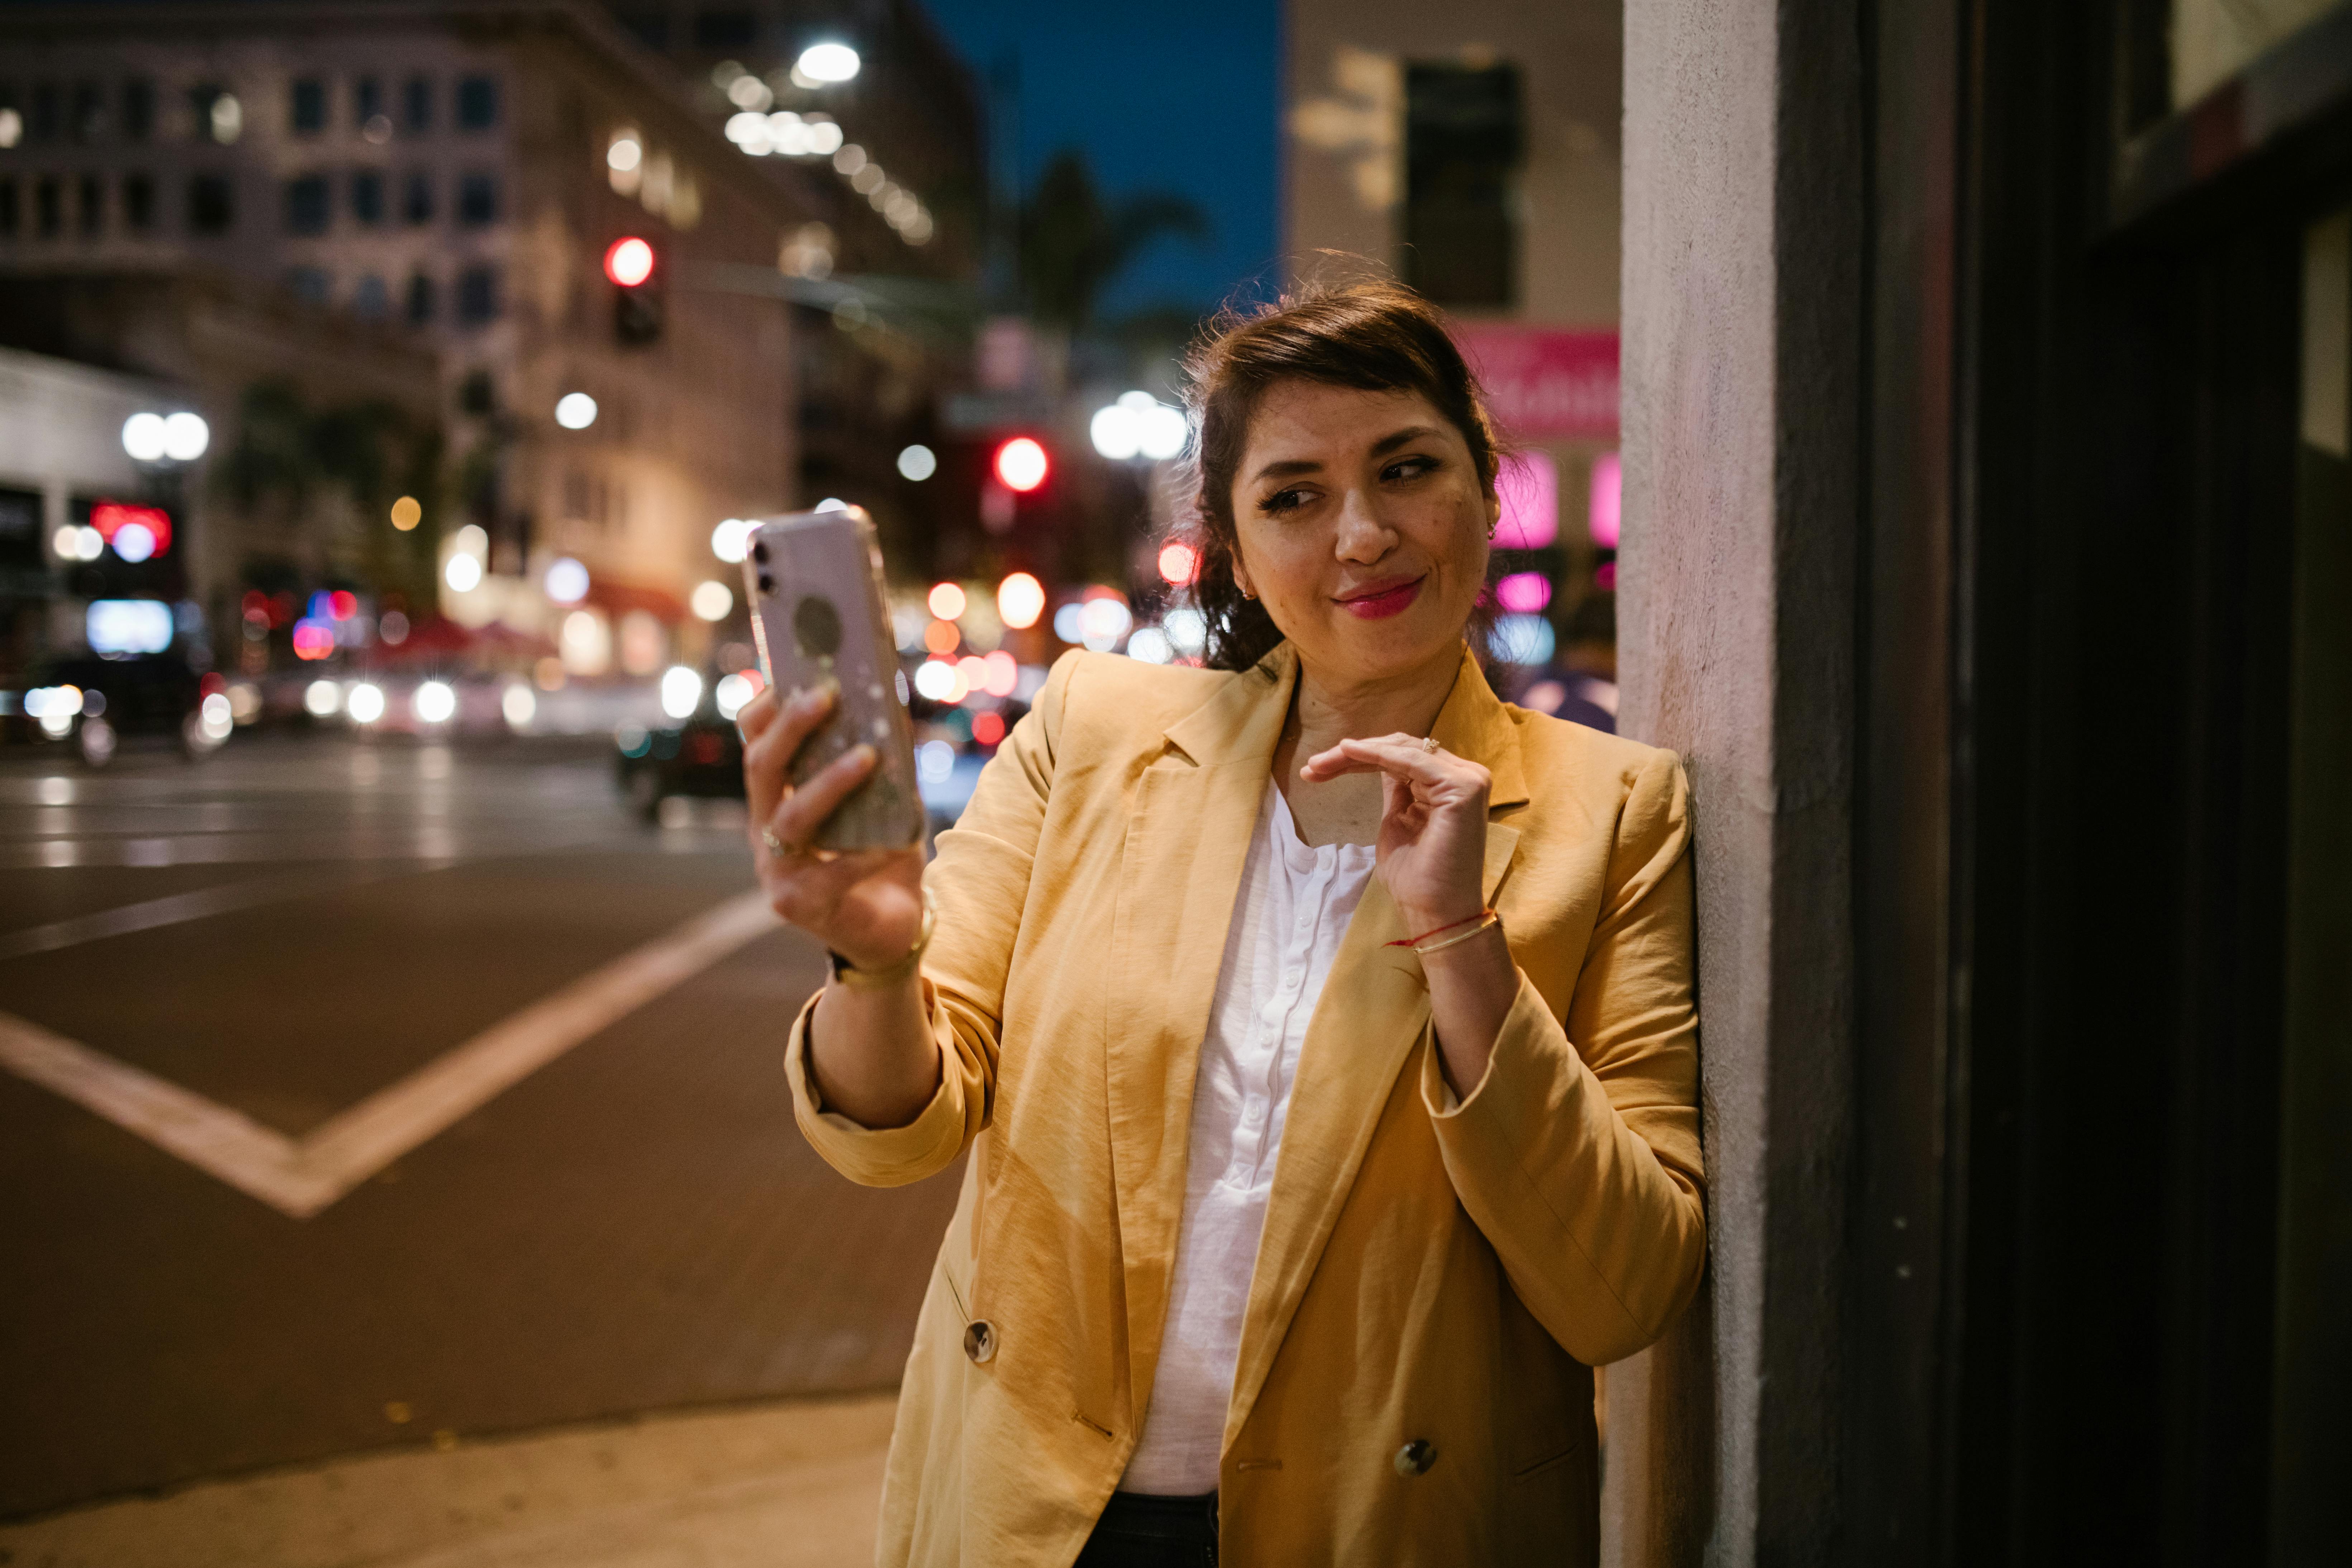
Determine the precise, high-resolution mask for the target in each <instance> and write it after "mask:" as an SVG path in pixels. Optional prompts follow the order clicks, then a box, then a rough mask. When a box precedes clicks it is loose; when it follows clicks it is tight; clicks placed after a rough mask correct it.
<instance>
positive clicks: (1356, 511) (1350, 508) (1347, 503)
mask: <svg viewBox="0 0 2352 1568" xmlns="http://www.w3.org/2000/svg"><path fill="white" fill-rule="evenodd" d="M1395 543H1396V531H1394V530H1393V529H1391V528H1390V527H1389V526H1388V524H1386V523H1385V522H1382V521H1381V518H1380V514H1379V513H1378V512H1377V511H1376V510H1374V509H1373V507H1372V504H1371V501H1370V498H1368V497H1367V496H1365V494H1364V493H1363V492H1362V491H1361V490H1350V491H1349V492H1348V494H1347V496H1346V497H1345V498H1343V499H1342V500H1341V501H1340V503H1339V536H1338V537H1337V538H1336V539H1335V540H1334V541H1333V542H1332V547H1333V550H1334V551H1335V552H1336V553H1337V554H1338V555H1339V559H1340V560H1342V561H1352V562H1355V563H1358V564H1360V565H1361V564H1368V563H1371V562H1374V561H1378V560H1379V559H1380V558H1381V556H1383V555H1386V554H1387V553H1388V552H1389V551H1390V549H1391V547H1393V546H1394V545H1395Z"/></svg>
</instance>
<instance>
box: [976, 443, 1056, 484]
mask: <svg viewBox="0 0 2352 1568" xmlns="http://www.w3.org/2000/svg"><path fill="white" fill-rule="evenodd" d="M990 466H991V467H992V468H994V469H995V471H996V479H997V482H998V483H999V484H1002V485H1003V487H1004V488H1005V489H1008V490H1016V491H1018V492H1020V493H1021V494H1023V495H1026V494H1028V493H1029V492H1030V491H1031V490H1034V489H1036V488H1037V487H1038V486H1040V485H1042V484H1044V483H1045V476H1046V474H1047V473H1048V472H1050V471H1051V469H1052V468H1053V465H1052V463H1051V462H1049V461H1048V460H1047V459H1046V457H1045V447H1041V446H1039V445H1038V444H1037V442H1036V440H1035V439H1034V437H1028V436H1015V437H1013V439H1011V440H1010V441H1007V442H1005V443H1004V444H1003V446H1001V447H997V448H996V457H995V458H994V460H993V461H992V463H991V465H990Z"/></svg>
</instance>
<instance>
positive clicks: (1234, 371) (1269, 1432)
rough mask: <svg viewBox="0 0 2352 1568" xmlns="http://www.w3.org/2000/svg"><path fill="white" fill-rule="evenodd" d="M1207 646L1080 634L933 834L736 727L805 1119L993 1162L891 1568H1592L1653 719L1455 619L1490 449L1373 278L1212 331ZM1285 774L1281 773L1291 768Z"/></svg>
mask: <svg viewBox="0 0 2352 1568" xmlns="http://www.w3.org/2000/svg"><path fill="white" fill-rule="evenodd" d="M1192 371H1193V382H1194V385H1193V394H1192V395H1193V403H1194V414H1195V417H1196V420H1197V426H1196V428H1197V432H1198V437H1197V444H1198V456H1197V464H1198V476H1199V493H1198V498H1197V504H1198V510H1199V513H1200V521H1201V531H1202V540H1201V543H1202V570H1201V579H1200V583H1199V586H1198V593H1199V595H1200V599H1201V604H1202V610H1203V611H1204V613H1205V614H1206V615H1207V616H1208V618H1209V621H1210V624H1211V627H1212V637H1211V642H1210V649H1209V658H1208V664H1209V666H1210V668H1205V669H1188V668H1161V667H1154V666H1151V665H1147V664H1142V663H1140V662H1138V661H1136V660H1132V659H1127V658H1118V657H1115V656H1110V655H1097V654H1080V653H1073V654H1071V655H1068V656H1066V658H1063V659H1061V660H1060V661H1059V662H1058V663H1056V664H1055V667H1054V669H1053V673H1052V675H1051V677H1050V679H1048V680H1047V681H1046V683H1045V688H1044V689H1043V690H1042V691H1041V692H1040V694H1039V696H1038V698H1037V700H1036V703H1035V705H1034V708H1033V709H1032V710H1031V712H1030V713H1029V715H1028V716H1027V717H1026V718H1024V720H1022V721H1021V722H1020V723H1019V724H1017V725H1016V726H1014V728H1013V732H1012V733H1011V734H1010V735H1009V736H1008V737H1007V738H1006V740H1005V742H1004V743H1003V746H1002V747H1001V748H1000V749H999V751H998V752H997V754H996V756H995V757H994V759H992V761H991V762H990V763H989V764H988V766H987V768H986V769H985V770H984V772H983V773H982V777H981V781H980V785H979V788H978V790H977V791H976V792H975V793H974V795H973V796H972V799H971V805H969V806H968V807H967V808H966V810H965V813H964V816H963V817H962V819H961V822H960V823H959V825H958V826H956V827H955V828H953V829H952V830H950V831H948V832H945V833H942V834H940V837H939V843H938V853H937V857H936V858H934V859H933V860H932V862H931V863H930V865H929V867H928V868H925V867H924V866H923V865H922V864H921V861H920V857H919V853H917V852H914V851H908V852H905V853H897V854H863V855H851V856H843V857H838V858H825V857H821V856H818V855H815V854H814V853H812V852H810V851H808V850H805V849H804V848H803V847H802V846H804V845H805V844H806V843H807V842H808V841H809V838H810V837H811V836H812V835H813V834H814V832H815V830H816V828H817V826H818V825H819V824H820V823H822V822H823V821H824V818H825V816H826V815H827V814H828V813H830V812H831V811H832V810H833V808H834V807H835V805H837V804H839V802H840V801H841V800H842V799H843V797H844V796H845V795H847V794H848V793H849V792H850V791H851V790H853V789H855V788H856V787H857V785H858V784H859V783H860V782H861V781H862V779H863V778H864V777H865V773H866V770H867V769H868V768H869V767H870V766H871V764H872V758H871V756H870V755H868V754H866V753H864V752H853V753H850V754H849V755H847V756H845V757H844V758H843V759H842V760H841V761H840V762H838V763H835V765H834V766H833V767H832V768H830V769H828V770H827V771H826V772H824V773H820V774H819V775H817V776H816V777H815V778H814V779H812V780H811V781H810V782H809V783H808V784H807V785H806V786H805V787H803V788H802V789H800V790H799V791H797V792H793V793H787V792H786V789H785V785H784V773H785V767H786V763H788V761H789V759H790V758H791V755H792V753H793V750H794V749H795V748H796V747H797V746H798V745H799V744H800V742H801V740H802V738H803V736H805V735H806V734H807V733H808V731H809V730H810V729H811V728H812V727H813V726H814V724H815V723H817V722H818V721H820V720H821V719H822V718H823V716H824V711H825V710H826V707H827V704H828V699H827V698H826V696H825V695H824V693H822V692H817V693H802V694H796V695H793V696H792V697H790V698H789V699H787V700H782V701H781V702H779V701H776V700H772V699H768V698H763V699H762V700H761V702H759V703H757V704H755V705H754V706H753V707H751V708H750V709H747V710H745V714H744V728H745V731H746V733H747V735H748V736H749V737H750V740H749V744H748V745H747V747H746V751H745V757H744V767H745V771H746V773H747V775H748V779H749V784H750V790H751V810H752V822H753V824H754V837H755V854H756V855H757V857H758V860H759V870H760V875H761V879H762V881H763V883H764V884H765V887H766V889H767V890H768V892H769V893H770V894H771V895H772V899H773V901H774V904H775V907H776V909H777V910H778V911H779V912H780V913H781V914H782V915H783V917H784V918H785V919H787V920H788V921H792V922H793V923H794V924H795V925H798V926H800V927H801V928H802V929H803V930H804V931H809V932H810V933H811V934H813V935H814V936H815V937H817V938H818V939H819V940H821V941H822V942H824V943H825V945H826V946H827V947H828V948H829V949H830V950H831V951H832V952H833V954H834V966H835V977H834V979H833V981H832V982H831V983H829V984H827V985H826V986H825V987H824V990H823V992H821V993H820V994H818V995H817V996H816V997H815V998H814V1000H813V1001H812V1002H811V1004H810V1005H809V1006H808V1007H807V1008H806V1009H804V1010H803V1012H802V1014H801V1016H800V1017H799V1019H798V1020H797V1021H796V1022H795V1023H794V1025H793V1030H792V1034H791V1037H790V1040H789V1043H788V1046H787V1052H786V1058H785V1061H786V1071H787V1074H788V1076H789V1078H790V1080H791V1084H792V1091H793V1097H794V1101H795V1104H796V1107H797V1112H798V1118H799V1121H800V1124H801V1127H802V1129H803V1131H804V1132H805V1133H806V1134H807V1136H808V1138H809V1140H810V1142H812V1143H814V1145H815V1147H816V1149H817V1150H818V1152H820V1153H821V1154H823V1155H824V1158H825V1159H826V1160H828V1161H829V1162H831V1163H833V1164H834V1166H835V1168H837V1169H839V1170H840V1171H841V1172H843V1173H845V1174H846V1175H848V1176H849V1177H851V1178H852V1179H853V1180H856V1181H859V1182H865V1183H869V1184H895V1183H900V1182H911V1181H917V1180H919V1179H921V1178H922V1177H924V1176H928V1175H930V1174H932V1173H936V1172H938V1171H941V1170H944V1169H945V1168H946V1167H947V1166H949V1165H950V1163H953V1162H954V1160H955V1159H956V1157H957V1155H959V1154H960V1153H961V1152H964V1151H965V1150H966V1149H969V1150H971V1155H972V1158H971V1163H970V1165H969V1167H968V1168H967V1170H966V1172H965V1174H964V1182H963V1190H962V1196H961V1200H960V1202H959V1205H958V1207H957V1210H956V1215H955V1218H954V1221H953V1222H952V1224H951V1225H950V1227H949V1230H948V1236H947V1239H946V1242H945V1244H944V1245H943V1246H942V1247H941V1248H940V1258H939V1263H938V1267H937V1268H936V1270H935V1271H934V1273H933V1275H932V1279H931V1283H930V1287H929V1293H928V1294H927V1296H926V1297H925V1300H924V1303H923V1308H922V1314H921V1319H920V1321H919V1326H918V1328H917V1331H916V1339H915V1346H914V1350H913V1352H912V1354H911V1355H910V1356H909V1357H908V1363H907V1372H906V1381H905V1384H904V1389H903V1392H902V1394H900V1399H899V1407H898V1428H897V1431H896V1434H895V1436H894V1437H893V1439H892V1443H891V1451H890V1459H889V1468H888V1476H887V1481H886V1483H885V1489H884V1498H883V1520H882V1530H881V1541H880V1547H879V1560H880V1561H881V1562H883V1563H921V1564H940V1563H985V1564H1029V1563H1035V1564H1050V1565H1053V1568H1064V1565H1066V1564H1069V1563H1072V1562H1073V1561H1076V1562H1077V1563H1080V1564H1082V1565H1087V1568H1097V1565H1101V1568H1108V1565H1113V1564H1159V1563H1188V1564H1191V1563H1214V1562H1215V1561H1217V1559H1218V1554H1219V1553H1220V1552H1222V1554H1223V1557H1224V1559H1225V1560H1226V1561H1228V1562H1231V1563H1249V1564H1258V1563H1265V1564H1281V1565H1285V1568H1293V1565H1297V1564H1303V1563H1432V1564H1464V1563H1522V1562H1524V1563H1538V1562H1539V1563H1563V1562H1566V1563H1592V1562H1593V1561H1595V1559H1596V1557H1597V1552H1598V1547H1597V1534H1598V1532H1597V1526H1596V1522H1595V1509H1596V1502H1597V1499H1596V1482H1595V1476H1596V1465H1595V1451H1594V1450H1595V1440H1594V1428H1593V1418H1592V1377H1591V1371H1590V1368H1591V1366H1592V1365H1594V1364H1596V1363H1602V1362H1607V1361H1611V1360H1614V1359H1615V1358H1617V1357H1620V1356H1623V1355H1626V1354H1629V1353H1631V1352H1634V1351H1637V1350H1639V1349H1641V1348H1642V1347H1643V1345H1646V1344H1648V1343H1649V1342H1651V1341H1653V1340H1654V1339H1655V1338H1656V1337H1657V1335H1658V1334H1659V1333H1660V1332H1661V1331H1663V1329H1664V1326H1665V1324H1666V1323H1667V1321H1669V1320H1670V1319H1671V1318H1672V1317H1673V1316H1674V1314H1675V1312H1676V1311H1678V1310H1680V1309H1681V1307H1682V1306H1683V1304H1684V1303H1685V1301H1686V1300H1688V1299H1689V1298H1690V1296H1691V1295H1692V1293H1693V1291H1694V1290H1695V1289H1696V1285H1697V1281H1698V1278H1699V1273H1700V1268H1701V1266H1702V1261H1703V1256H1704V1252H1705V1245H1706V1243H1705V1227H1704V1224H1703V1220H1702V1217H1701V1209H1700V1173H1699V1154H1698V1134H1697V1113H1696V1107H1695V1104H1694V1095H1695V1089H1696V1063H1695V1058H1694V1044H1695V1035H1696V1015H1695V1012H1694V1009H1693V1005H1692V999H1691V984H1690V962H1691V958H1690V941H1691V936H1690V921H1691V891H1690V872H1689V866H1688V860H1687V858H1686V856H1685V847H1686V845H1687V841H1688V833H1689V829H1688V817H1687V810H1686V802H1685V784H1684V782H1683V778H1682V774H1681V772H1680V769H1679V767H1678V766H1677V764H1676V762H1675V758H1674V756H1673V755H1672V754H1671V753H1668V752H1660V751H1654V750H1652V749H1650V748H1648V747H1645V746H1640V745H1636V744H1633V743H1632V742H1624V741H1620V740H1617V739H1615V738H1613V737H1610V736H1605V735H1601V734H1599V733H1596V732H1594V731H1589V730H1585V729H1581V728H1580V727H1578V726H1575V725H1571V724H1568V723H1565V722H1562V721H1557V720H1552V719H1549V718H1546V717H1543V716H1540V715H1536V714H1530V713H1527V712H1524V711H1521V710H1517V709H1514V708H1509V707H1506V706H1505V705H1504V704H1502V703H1501V702H1499V701H1498V700H1496V698H1495V697H1494V695H1493V694H1492V692H1491V691H1490V690H1489V689H1488V687H1487V685H1486V680H1485V679H1484V678H1483V677H1482V675H1481V674H1480V671H1479V668H1478V667H1477V665H1476V663H1475V661H1474V660H1473V659H1472V658H1471V657H1470V655H1469V652H1468V649H1467V648H1466V647H1465V626H1467V625H1468V624H1469V623H1470V621H1471V618H1472V616H1474V614H1475V610H1476V605H1477V604H1478V601H1479V597H1480V595H1481V591H1482V590H1483V588H1484V587H1485V584H1486V565H1487V556H1488V552H1489V544H1488V540H1489V538H1490V536H1491V535H1492V533H1493V531H1494V528H1495V524H1496V518H1497V516H1498V510H1499V508H1498V503H1497V500H1496V490H1495V476H1496V452H1495V444H1494V440H1493V438H1492V437H1491V435H1490V433H1489V429H1488V426H1487V422H1486V416H1485V415H1484V413H1483V411H1482V410H1481V408H1480V405H1479V403H1478V398H1477V395H1476V390H1475V385H1474V384H1473V382H1472V380H1471V377H1470V375H1469V373H1468V372H1467V370H1466V369H1465V366H1464V364H1463V362H1462V359H1461V357H1460V355H1459V354H1458V353H1456V351H1455V350H1454V346H1453V344H1452V342H1450V340H1449V339H1448V338H1447V337H1446V335H1445V332H1444V328H1443V326H1442V325H1441V322H1440V319H1439V318H1438V316H1437V314H1436V312H1435V311H1434V310H1432V309H1431V308H1430V307H1429V306H1427V305H1426V304H1424V303H1423V302H1422V301H1421V300H1419V299H1417V298H1416V297H1414V296H1413V295H1412V294H1409V293H1407V292H1405V291H1404V290H1402V289H1396V288H1393V287H1388V286H1367V287H1359V288H1355V289H1347V290H1343V291H1339V292H1336V293H1330V294H1325V295H1319V296H1315V297H1310V298H1306V299H1302V300H1292V301H1286V302H1285V303H1283V304H1281V305H1279V306H1276V307H1274V308H1270V309H1267V310H1263V311H1260V312H1258V313H1256V314H1255V315H1251V316H1248V317H1246V318H1244V319H1241V320H1238V321H1234V323H1232V324H1231V325H1230V326H1229V327H1228V328H1227V329H1226V330H1225V331H1223V333H1222V335H1220V336H1218V337H1216V338H1215V339H1214V341H1213V342H1209V343H1208V344H1207V345H1206V346H1205V347H1204V348H1202V350H1201V351H1200V352H1198V353H1196V355H1195V356H1194V363H1193V365H1192ZM1269 786H1271V787H1269Z"/></svg>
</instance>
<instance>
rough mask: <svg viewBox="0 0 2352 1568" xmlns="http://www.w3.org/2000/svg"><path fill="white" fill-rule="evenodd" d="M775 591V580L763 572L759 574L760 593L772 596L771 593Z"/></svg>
mask: <svg viewBox="0 0 2352 1568" xmlns="http://www.w3.org/2000/svg"><path fill="white" fill-rule="evenodd" d="M775 591H776V580H775V579H774V578H773V577H771V576H769V575H768V574H766V573H765V572H762V573H761V574H760V592H761V593H762V594H772V593H774V592H775Z"/></svg>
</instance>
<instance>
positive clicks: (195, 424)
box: [163, 411, 213, 463]
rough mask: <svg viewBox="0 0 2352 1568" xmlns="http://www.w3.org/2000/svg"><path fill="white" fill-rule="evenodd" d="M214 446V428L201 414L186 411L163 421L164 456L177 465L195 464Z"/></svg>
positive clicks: (167, 417)
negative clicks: (206, 449)
mask: <svg viewBox="0 0 2352 1568" xmlns="http://www.w3.org/2000/svg"><path fill="white" fill-rule="evenodd" d="M212 444H213V428H212V426H209V425H207V424H205V418H204V416H203V415H201V414H189V413H186V412H184V411H183V412H181V413H178V414H173V415H169V416H166V417H165V418H164V420H163V456H165V457H167V458H171V459H172V461H173V462H175V463H193V462H194V461H195V460H196V459H197V458H201V457H203V456H204V455H205V447H209V446H211V445H212Z"/></svg>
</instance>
